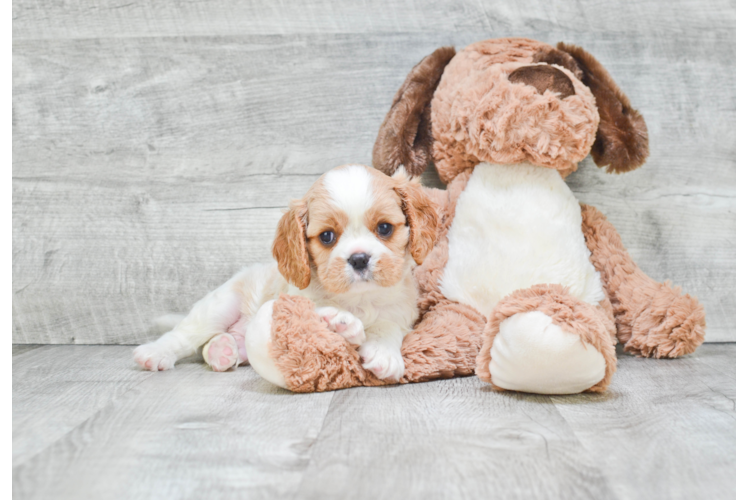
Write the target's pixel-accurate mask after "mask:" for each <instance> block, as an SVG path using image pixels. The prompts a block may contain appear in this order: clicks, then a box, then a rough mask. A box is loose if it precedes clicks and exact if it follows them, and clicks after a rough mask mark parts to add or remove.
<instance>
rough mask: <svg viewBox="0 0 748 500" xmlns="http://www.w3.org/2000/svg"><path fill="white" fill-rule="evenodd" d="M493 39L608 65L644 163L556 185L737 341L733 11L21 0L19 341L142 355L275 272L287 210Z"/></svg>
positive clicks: (17, 18) (17, 19) (529, 4)
mask: <svg viewBox="0 0 748 500" xmlns="http://www.w3.org/2000/svg"><path fill="white" fill-rule="evenodd" d="M500 36H527V37H531V38H536V39H539V40H543V41H547V42H551V43H555V42H556V41H565V42H569V43H574V44H578V45H581V46H583V47H585V48H586V49H587V50H589V51H590V52H591V53H592V54H594V55H595V56H596V57H597V58H598V59H599V60H600V61H601V62H602V63H603V64H604V65H605V66H606V67H607V68H608V69H609V70H610V72H611V74H612V75H613V77H614V78H615V79H616V80H617V82H618V83H619V84H620V85H621V87H622V88H623V89H624V91H625V92H626V93H627V94H628V95H629V97H630V98H631V100H632V102H633V103H634V106H635V107H637V108H638V109H639V110H640V111H641V112H642V113H643V115H644V116H645V118H646V120H647V123H648V127H649V132H650V147H651V151H652V153H651V156H650V159H649V161H648V164H647V165H646V166H645V167H644V168H642V169H640V170H638V171H635V172H632V173H629V174H626V175H622V176H611V175H606V174H604V173H602V172H601V171H599V170H597V169H596V167H595V166H594V165H593V164H592V163H591V161H590V160H589V159H588V160H585V162H583V164H582V165H581V167H580V170H579V171H578V172H577V173H576V174H574V175H573V176H572V177H571V178H570V179H569V182H570V184H571V186H572V188H573V190H574V191H575V192H576V193H577V195H578V197H579V198H580V200H582V201H584V202H587V203H592V204H594V205H596V206H597V207H598V208H600V209H601V210H602V211H603V212H604V213H605V214H606V215H608V217H609V218H610V219H611V220H612V222H613V223H614V224H615V225H616V226H617V228H618V229H619V231H620V233H621V235H622V237H623V240H624V242H625V244H626V245H627V246H628V248H629V250H630V252H631V253H632V254H633V256H634V258H635V259H636V260H637V261H638V262H639V264H640V265H641V267H642V268H643V269H644V270H645V271H646V272H648V273H649V274H650V275H651V276H653V277H655V278H656V279H659V280H664V279H670V280H672V281H673V282H674V283H676V284H679V285H682V287H683V288H684V289H685V290H686V291H688V292H690V293H693V294H695V295H697V296H698V297H699V298H700V299H701V300H702V301H703V302H704V304H705V306H706V309H707V324H708V332H707V339H708V340H710V341H733V340H735V141H736V135H735V7H734V2H731V1H718V2H710V3H707V2H698V1H693V0H691V1H677V2H676V1H671V2H626V1H617V2H565V1H563V0H555V1H547V0H543V1H540V0H537V1H533V0H523V1H508V2H504V1H502V2H480V1H472V2H471V1H468V2H459V1H445V2H428V1H426V0H413V1H408V2H403V1H401V0H391V1H386V2H378V3H377V4H376V5H374V4H373V3H370V2H354V1H350V0H345V1H343V0H324V1H321V2H312V1H302V2H288V1H278V0H264V1H263V0H259V1H248V2H231V1H229V0H210V1H208V0H198V1H195V2H181V1H168V0H164V1H162V2H156V3H151V2H139V1H135V2H116V1H96V2H94V1H91V0H81V1H80V2H75V3H68V2H65V3H46V4H44V3H41V2H35V1H32V0H14V2H13V293H14V300H13V342H15V343H101V344H108V343H123V344H127V343H139V342H142V341H144V340H146V339H147V338H149V336H152V335H153V332H152V331H149V327H150V325H151V319H152V318H153V317H154V316H157V315H159V314H163V313H166V312H171V311H184V310H186V309H188V308H189V306H190V304H191V303H193V302H194V301H195V300H196V299H198V298H199V297H201V296H202V295H203V294H204V293H206V292H207V291H208V290H210V289H211V288H213V287H215V286H217V285H219V284H220V283H221V282H222V281H223V280H225V279H226V278H228V277H229V276H230V275H231V274H232V273H233V272H234V271H236V270H237V269H238V268H239V267H241V266H242V265H244V264H247V263H251V262H256V261H266V260H268V259H269V258H270V254H269V245H270V241H271V238H272V235H273V232H274V230H275V223H276V222H277V220H278V218H279V217H280V214H281V211H282V210H281V209H282V207H284V206H286V205H287V203H288V200H289V198H290V197H294V196H300V195H301V194H303V193H304V192H305V191H306V189H307V188H308V186H309V185H310V184H311V183H312V182H313V181H314V179H315V178H316V177H317V176H318V175H319V174H321V173H322V172H324V171H326V170H328V169H329V168H331V167H334V166H336V165H339V164H343V163H349V162H363V163H369V162H370V157H371V147H372V144H373V142H374V138H375V137H376V133H377V129H378V127H379V124H380V122H381V120H382V118H383V117H384V115H385V113H386V111H387V109H388V107H389V104H390V102H391V99H392V97H393V95H394V93H395V91H396V89H397V88H398V86H399V85H400V83H401V82H402V80H403V78H404V77H405V75H406V74H407V72H408V70H409V69H410V68H411V67H412V66H413V65H414V64H415V63H417V62H418V61H419V60H420V59H421V58H422V57H424V56H425V55H427V54H429V53H430V52H431V51H433V50H434V49H435V48H437V47H439V46H442V45H450V44H451V45H455V46H456V47H458V48H460V47H463V46H465V45H467V44H469V43H471V42H474V41H478V40H482V39H486V38H492V37H500ZM429 182H434V177H433V172H432V173H431V174H430V176H429Z"/></svg>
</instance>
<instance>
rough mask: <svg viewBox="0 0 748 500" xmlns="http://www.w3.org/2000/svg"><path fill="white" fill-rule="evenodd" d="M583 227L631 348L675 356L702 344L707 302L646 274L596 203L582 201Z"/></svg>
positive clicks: (624, 340) (621, 336) (624, 339)
mask: <svg viewBox="0 0 748 500" xmlns="http://www.w3.org/2000/svg"><path fill="white" fill-rule="evenodd" d="M582 230H583V232H584V236H585V239H586V241H587V247H588V248H589V249H590V252H591V253H592V255H591V257H590V260H591V261H592V264H593V265H594V266H595V269H597V270H598V271H599V272H600V275H601V277H602V281H603V286H604V287H605V290H606V292H607V294H608V297H609V298H610V302H611V304H612V305H613V311H614V314H615V319H616V329H617V334H618V340H619V341H620V342H621V343H622V344H624V349H625V350H626V351H627V352H631V353H634V354H639V355H642V356H647V357H654V358H674V357H677V356H682V355H684V354H689V353H691V352H693V351H694V350H695V349H696V348H697V347H698V346H699V345H701V343H702V342H703V341H704V329H705V327H706V322H705V317H704V307H703V306H702V305H701V304H700V303H699V301H698V300H697V299H696V298H695V297H691V296H690V295H688V294H686V295H683V294H681V291H680V288H679V287H673V286H672V285H671V284H670V283H669V282H665V283H658V282H656V281H655V280H653V279H652V278H650V277H649V276H647V275H646V274H644V272H643V271H642V270H641V269H640V268H639V266H637V265H636V263H635V262H634V261H633V260H632V259H631V256H630V255H629V253H628V252H627V251H626V248H625V247H624V246H623V243H622V242H621V237H620V236H619V234H618V232H617V231H616V229H615V228H614V227H613V225H612V224H611V223H610V222H608V220H607V219H606V218H605V216H604V215H603V214H601V213H600V212H599V211H598V210H597V209H596V208H595V207H592V206H589V205H582Z"/></svg>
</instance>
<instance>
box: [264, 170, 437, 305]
mask: <svg viewBox="0 0 748 500" xmlns="http://www.w3.org/2000/svg"><path fill="white" fill-rule="evenodd" d="M436 229H437V212H436V209H435V207H434V206H433V205H432V203H431V202H430V201H429V199H428V198H427V196H426V193H425V192H424V191H423V189H422V188H421V186H420V183H419V182H418V180H409V179H408V176H407V174H406V173H405V171H404V170H400V171H398V172H397V173H395V175H393V176H392V177H389V176H387V175H385V174H383V173H382V172H379V171H378V170H374V169H373V168H369V167H365V166H363V165H344V166H341V167H338V168H335V169H333V170H331V171H330V172H328V173H327V174H325V175H324V176H322V177H321V178H320V179H318V180H317V182H315V183H314V185H313V186H312V187H311V189H310V190H309V192H307V194H306V195H305V196H304V198H303V199H301V200H293V201H292V202H291V204H290V207H289V210H288V212H286V213H285V214H284V215H283V217H282V218H281V220H280V222H279V224H278V231H277V233H276V237H275V242H274V243H273V257H274V258H275V260H276V261H277V262H278V269H279V270H280V272H281V274H283V276H284V277H285V278H286V280H287V281H288V282H289V283H292V284H293V285H295V286H297V287H299V288H300V289H304V288H306V287H307V286H309V283H310V281H311V278H312V275H313V274H315V275H316V276H317V278H318V279H319V282H320V284H321V285H322V286H323V287H324V288H325V289H326V290H327V291H329V292H332V293H344V292H347V291H349V290H356V289H360V290H362V291H363V290H366V289H368V288H370V287H371V286H381V287H387V286H392V285H395V284H396V283H398V282H399V281H400V280H401V279H402V277H403V272H405V271H406V270H407V269H408V262H409V259H408V255H412V257H413V260H415V262H416V263H417V264H420V263H421V262H423V259H424V258H425V257H426V255H428V253H429V252H430V251H431V248H432V247H433V246H434V243H435V241H436Z"/></svg>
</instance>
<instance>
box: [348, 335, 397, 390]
mask: <svg viewBox="0 0 748 500" xmlns="http://www.w3.org/2000/svg"><path fill="white" fill-rule="evenodd" d="M358 353H359V355H360V356H361V359H362V361H363V363H362V366H363V367H364V368H365V369H366V370H369V371H371V372H372V373H373V374H374V375H376V377H377V378H378V379H379V380H396V381H397V380H400V379H401V378H402V376H403V375H404V374H405V362H404V361H403V356H402V354H401V353H400V351H399V350H398V349H394V348H393V347H390V346H388V345H386V344H383V343H380V342H377V341H376V340H370V341H368V342H364V344H363V345H362V346H361V347H359V349H358Z"/></svg>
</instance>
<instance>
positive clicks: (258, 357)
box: [246, 294, 384, 392]
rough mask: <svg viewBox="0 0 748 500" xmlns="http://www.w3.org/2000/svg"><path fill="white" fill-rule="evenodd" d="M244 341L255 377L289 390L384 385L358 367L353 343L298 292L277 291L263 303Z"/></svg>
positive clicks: (316, 390)
mask: <svg viewBox="0 0 748 500" xmlns="http://www.w3.org/2000/svg"><path fill="white" fill-rule="evenodd" d="M246 346H247V356H248V358H249V363H250V364H251V365H252V367H253V368H254V369H255V371H257V373H259V374H260V376H262V377H263V378H264V379H265V380H267V381H269V382H271V383H273V384H275V385H278V386H280V387H283V388H286V389H288V390H291V391H294V392H319V391H330V390H335V389H343V388H346V387H354V386H360V385H364V384H366V385H384V382H382V381H380V380H378V379H377V378H376V377H375V376H374V375H373V374H371V373H369V372H367V371H366V370H364V369H363V368H362V367H361V363H360V359H359V355H358V352H357V351H356V348H355V346H354V345H352V344H350V343H349V342H348V341H346V340H345V339H344V338H343V336H341V335H340V334H338V333H336V332H333V331H332V330H331V329H330V328H329V326H328V325H327V323H326V322H325V321H324V320H323V319H322V318H321V317H320V316H319V314H317V312H316V311H315V306H314V304H313V303H312V302H311V301H310V300H308V299H306V298H303V297H298V296H290V295H286V294H281V295H280V296H279V297H278V299H276V300H273V301H269V302H266V303H265V304H264V305H263V306H262V307H261V308H260V310H259V311H258V312H257V314H256V315H255V317H254V318H252V321H251V322H250V323H249V325H248V327H247V336H246Z"/></svg>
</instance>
